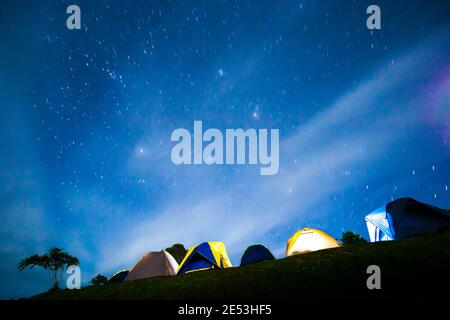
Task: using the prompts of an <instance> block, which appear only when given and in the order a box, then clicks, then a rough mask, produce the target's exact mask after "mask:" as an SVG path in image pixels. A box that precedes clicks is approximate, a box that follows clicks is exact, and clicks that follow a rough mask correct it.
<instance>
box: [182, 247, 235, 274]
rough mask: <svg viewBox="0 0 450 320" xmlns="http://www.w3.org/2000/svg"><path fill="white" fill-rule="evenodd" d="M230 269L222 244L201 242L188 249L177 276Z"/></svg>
mask: <svg viewBox="0 0 450 320" xmlns="http://www.w3.org/2000/svg"><path fill="white" fill-rule="evenodd" d="M230 267H232V265H231V261H230V259H229V258H228V255H227V251H226V249H225V245H224V244H223V242H203V243H201V244H199V245H197V246H193V247H190V248H189V250H188V252H187V253H186V256H185V257H184V259H183V261H181V263H180V267H179V269H178V273H177V274H178V275H182V274H185V273H189V272H194V271H201V270H209V269H223V268H230Z"/></svg>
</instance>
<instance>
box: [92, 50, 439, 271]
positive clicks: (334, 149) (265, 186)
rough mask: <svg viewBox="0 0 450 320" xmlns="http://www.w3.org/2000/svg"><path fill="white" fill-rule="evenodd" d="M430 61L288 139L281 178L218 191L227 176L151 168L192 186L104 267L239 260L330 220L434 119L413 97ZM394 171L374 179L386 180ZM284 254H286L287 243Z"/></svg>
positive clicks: (409, 60) (121, 240) (249, 175)
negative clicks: (182, 249)
mask: <svg viewBox="0 0 450 320" xmlns="http://www.w3.org/2000/svg"><path fill="white" fill-rule="evenodd" d="M430 56H431V57H432V56H434V50H433V48H432V47H428V48H427V50H426V52H424V51H423V49H421V50H416V51H414V52H412V53H410V54H406V55H404V56H403V57H400V58H399V59H397V60H396V62H395V63H392V62H390V63H388V65H387V66H382V67H381V68H380V69H379V70H378V71H377V72H375V73H374V74H373V75H372V76H371V77H369V78H368V79H367V80H365V81H363V82H362V83H361V84H359V85H358V86H356V87H354V88H351V89H349V91H348V92H347V93H346V94H344V95H343V96H341V97H339V98H338V99H337V100H336V102H335V103H334V104H333V105H331V106H329V107H328V108H326V109H325V111H324V112H322V113H320V114H318V115H317V116H316V117H313V118H312V119H310V120H309V122H308V123H306V124H305V125H303V126H302V127H301V128H300V129H299V130H298V131H297V132H295V133H294V134H292V135H290V136H289V137H283V136H282V141H281V143H282V145H281V150H280V163H281V167H280V172H279V174H278V175H276V176H274V177H260V176H258V175H257V174H255V173H254V172H252V171H251V170H250V171H245V170H244V169H242V168H241V169H238V168H237V169H236V170H239V174H237V175H233V179H232V180H231V181H229V183H228V184H227V185H226V186H224V187H220V186H219V187H218V186H217V181H220V180H221V178H220V177H219V178H218V179H215V178H214V177H212V176H210V175H208V174H204V175H203V176H197V174H198V173H199V172H200V170H199V169H191V168H181V169H180V168H178V167H177V168H168V167H170V166H167V163H163V164H161V163H160V164H159V165H156V166H155V167H153V166H150V167H146V169H147V170H149V172H148V174H149V175H151V174H152V170H153V169H154V168H159V167H160V166H161V165H164V167H165V168H168V170H169V171H168V172H166V173H167V174H173V173H179V172H181V171H180V170H185V171H184V172H183V173H182V175H183V176H182V177H181V178H178V180H183V179H185V180H186V181H190V182H189V184H190V185H191V187H190V188H188V189H184V191H183V193H181V194H176V196H174V197H169V199H168V200H167V202H166V205H165V206H162V207H160V208H159V209H158V210H157V211H156V212H152V214H151V215H149V216H148V217H147V218H145V217H144V218H143V219H142V220H140V221H139V222H138V223H137V224H136V226H134V227H131V228H129V229H124V230H122V231H121V232H120V235H119V236H118V238H117V239H116V241H115V242H114V243H111V244H109V245H108V246H104V247H102V248H101V250H100V251H99V253H100V257H99V260H98V261H99V263H98V265H97V267H98V269H99V270H113V269H114V268H117V267H118V266H121V267H122V266H127V265H131V264H132V263H133V262H134V261H135V260H136V259H137V258H138V257H139V256H140V255H142V254H143V253H144V252H145V251H148V250H159V249H161V248H164V247H166V246H169V245H171V244H172V243H175V242H181V243H184V244H186V245H192V244H195V243H198V242H202V241H212V240H221V241H225V242H226V245H227V247H228V250H229V251H230V252H231V255H232V256H233V257H234V258H237V257H238V256H239V255H238V254H237V253H236V251H237V249H240V248H242V247H245V245H246V244H249V243H251V242H252V241H254V240H255V239H258V238H259V237H260V236H261V235H263V234H265V233H267V232H269V231H271V230H273V229H274V228H276V227H278V226H280V225H282V224H286V222H288V221H292V220H297V221H298V220H299V219H311V218H313V217H315V216H317V215H320V214H322V213H320V212H317V210H315V208H318V207H321V203H323V202H325V201H327V200H328V199H329V198H330V197H331V196H332V195H333V194H336V193H339V192H343V191H345V190H347V189H349V188H350V187H351V186H354V185H355V184H357V183H360V182H361V181H359V179H360V177H359V176H358V174H357V172H358V171H362V172H363V171H365V170H368V169H369V168H371V166H373V165H374V164H375V163H376V161H378V160H379V158H380V156H381V157H383V156H386V155H387V154H389V153H390V152H393V150H395V148H396V147H397V146H398V145H399V144H400V142H401V141H402V139H404V138H406V137H407V135H408V134H409V131H408V128H410V127H411V126H414V125H416V124H417V123H419V122H420V121H421V119H422V116H423V115H424V114H425V113H426V109H425V108H424V107H423V106H420V105H418V104H417V103H416V101H417V98H418V96H420V95H421V93H420V92H419V93H417V94H414V95H412V96H411V92H414V90H415V89H414V85H415V84H416V82H417V81H419V79H420V81H423V79H424V77H425V78H426V74H425V73H426V72H425V71H424V70H421V69H420V67H418V66H420V65H421V63H423V60H424V59H430V58H427V57H430ZM421 77H422V78H421ZM405 79H406V80H407V81H405ZM405 86H406V87H407V90H406V92H405V94H403V95H401V97H402V100H401V101H398V98H397V100H394V99H393V97H394V93H395V96H396V97H398V94H399V92H400V93H401V92H402V91H404V90H405ZM399 102H401V104H400V105H399V104H398V103H399ZM160 161H168V159H160ZM130 169H133V168H132V167H131V168H130ZM141 169H142V168H139V170H141ZM206 170H210V169H209V168H206V169H205V171H206ZM211 170H213V169H211ZM352 170H353V171H352ZM389 170H390V169H386V170H384V171H379V172H377V173H376V174H375V175H374V176H372V177H370V178H371V179H377V178H380V177H381V176H383V175H386V174H389V172H390V171H389ZM355 171H356V172H355ZM208 172H209V171H208ZM141 173H142V172H141ZM202 173H204V171H202ZM278 245H279V244H278ZM276 251H277V252H278V254H282V252H283V250H282V245H281V246H278V249H277V250H276Z"/></svg>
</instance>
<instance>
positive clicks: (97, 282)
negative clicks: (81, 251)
mask: <svg viewBox="0 0 450 320" xmlns="http://www.w3.org/2000/svg"><path fill="white" fill-rule="evenodd" d="M91 283H92V284H93V285H94V286H101V285H104V284H107V283H108V278H106V277H105V276H104V275H102V274H98V275H97V276H95V277H94V278H92V280H91Z"/></svg>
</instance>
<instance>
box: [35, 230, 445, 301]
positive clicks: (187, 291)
mask: <svg viewBox="0 0 450 320" xmlns="http://www.w3.org/2000/svg"><path fill="white" fill-rule="evenodd" d="M449 248H450V233H449V232H444V233H442V234H438V235H429V236H420V237H414V238H409V239H404V240H397V241H383V242H375V243H368V244H360V245H353V246H344V247H341V248H332V249H326V250H321V251H315V252H310V253H307V254H301V255H294V256H290V257H286V258H283V259H279V260H268V261H262V262H259V263H255V264H251V265H246V266H242V267H235V268H225V269H221V270H209V271H202V272H192V273H188V274H185V275H183V276H175V277H164V276H163V277H156V278H148V279H141V280H134V281H125V282H121V283H113V284H106V285H103V286H88V287H85V288H82V289H81V290H67V289H66V290H58V291H49V292H47V293H43V294H40V295H37V296H35V297H33V299H44V300H53V299H56V300H61V299H75V300H79V299H83V300H84V299H89V300H98V299H100V300H111V299H112V300H116V299H132V300H135V299H164V300H184V299H186V300H192V299H200V300H204V299H206V300H211V299H249V298H252V299H300V298H301V299H305V300H309V299H310V300H317V301H321V300H324V299H326V300H336V299H337V300H341V299H371V298H377V299H381V298H383V299H389V298H391V299H408V298H428V299H434V298H436V299H439V297H441V298H442V296H441V292H442V289H443V288H446V287H448V285H450V276H449V273H448V266H449V265H450V255H449V252H450V250H449ZM371 264H377V265H379V266H380V268H381V271H382V284H381V288H382V289H381V290H367V288H366V279H367V276H368V275H367V273H366V269H367V266H369V265H371Z"/></svg>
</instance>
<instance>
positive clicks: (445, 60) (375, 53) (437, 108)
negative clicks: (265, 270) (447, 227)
mask: <svg viewBox="0 0 450 320" xmlns="http://www.w3.org/2000/svg"><path fill="white" fill-rule="evenodd" d="M74 3H75V4H77V5H79V6H80V8H81V24H82V30H68V29H67V28H66V18H67V16H68V15H67V14H66V8H67V6H68V5H70V4H74ZM374 3H375V4H377V5H379V6H380V8H381V15H382V29H381V30H374V31H370V30H368V29H367V28H366V19H367V17H368V15H367V14H366V8H367V6H368V5H370V4H374ZM0 39H1V43H0V48H1V49H0V109H1V117H0V150H1V152H0V219H1V223H0V260H1V261H2V263H1V265H0V283H1V285H0V297H1V298H14V297H23V296H29V295H31V294H35V293H37V292H41V291H44V290H46V289H48V288H49V287H50V286H51V274H50V273H49V272H46V271H40V270H34V269H33V270H32V271H24V272H21V273H19V272H18V271H17V262H18V261H19V259H21V258H23V257H26V256H27V255H30V254H34V253H44V252H45V251H46V250H48V249H49V248H50V247H51V246H58V247H61V248H63V249H64V250H66V251H68V252H69V253H71V254H73V255H75V256H77V257H78V258H79V259H80V261H81V264H80V267H81V271H82V282H83V283H87V282H88V281H89V280H90V279H91V278H92V277H93V276H94V275H96V274H97V273H102V274H105V275H107V276H110V275H111V274H113V273H114V272H115V271H116V270H119V269H123V268H129V267H130V266H132V265H133V264H134V263H135V262H136V261H137V259H138V258H139V257H140V256H142V255H143V254H144V253H145V252H146V251H151V250H160V249H162V248H165V247H168V246H170V245H172V244H174V243H183V244H184V245H185V246H186V247H188V246H191V245H194V244H197V243H199V242H203V241H224V242H225V244H226V246H227V250H228V254H229V256H230V258H231V260H232V262H233V263H234V264H238V263H239V261H240V256H241V254H242V252H243V251H244V250H245V248H246V247H247V246H248V245H250V244H253V243H257V242H259V243H263V244H265V245H266V246H268V247H269V248H270V249H271V251H273V252H274V254H275V255H276V256H277V257H282V256H283V254H284V251H285V246H286V242H287V239H288V238H289V237H290V236H291V235H292V234H293V233H294V232H295V231H296V230H298V229H300V228H304V227H313V228H319V229H322V230H323V231H326V232H327V233H329V234H331V235H332V236H334V237H336V238H339V237H340V236H341V234H342V232H343V231H346V230H351V231H354V232H357V233H360V234H361V235H363V236H364V237H366V238H367V232H366V229H365V223H364V216H365V215H366V214H368V213H370V212H371V211H372V210H374V209H376V208H378V207H381V206H383V205H384V204H386V202H388V201H391V200H393V199H396V198H399V197H403V196H411V197H415V198H416V199H418V200H421V201H425V202H428V203H432V204H434V205H437V206H442V207H447V208H448V207H450V198H449V196H450V192H449V191H448V188H449V187H450V170H449V163H450V90H449V88H450V3H449V2H448V1H444V0H442V1H411V0H408V1H406V0H399V1H381V0H377V1H350V0H346V1H337V0H336V1H325V0H324V1H306V0H304V1H289V0H286V1H264V0H262V1H247V0H239V1H220V0H209V1H155V0H146V1H139V0H135V1H39V2H38V1H24V0H19V1H17V0H16V1H11V0H3V1H1V3H0ZM194 120H202V121H203V127H204V128H219V129H220V130H225V129H226V128H244V129H248V128H256V129H259V128H267V129H271V128H276V129H279V130H280V170H279V172H278V174H277V175H274V176H261V175H260V174H259V166H254V165H253V166H252V165H239V166H238V165H234V166H224V165H222V166H220V165H216V166H208V165H200V166H187V165H184V166H176V165H174V164H173V163H172V162H171V158H170V152H171V148H172V147H173V146H174V143H173V142H171V141H170V136H171V133H172V131H173V130H175V129H177V128H187V129H189V130H191V131H192V130H193V122H194Z"/></svg>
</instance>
